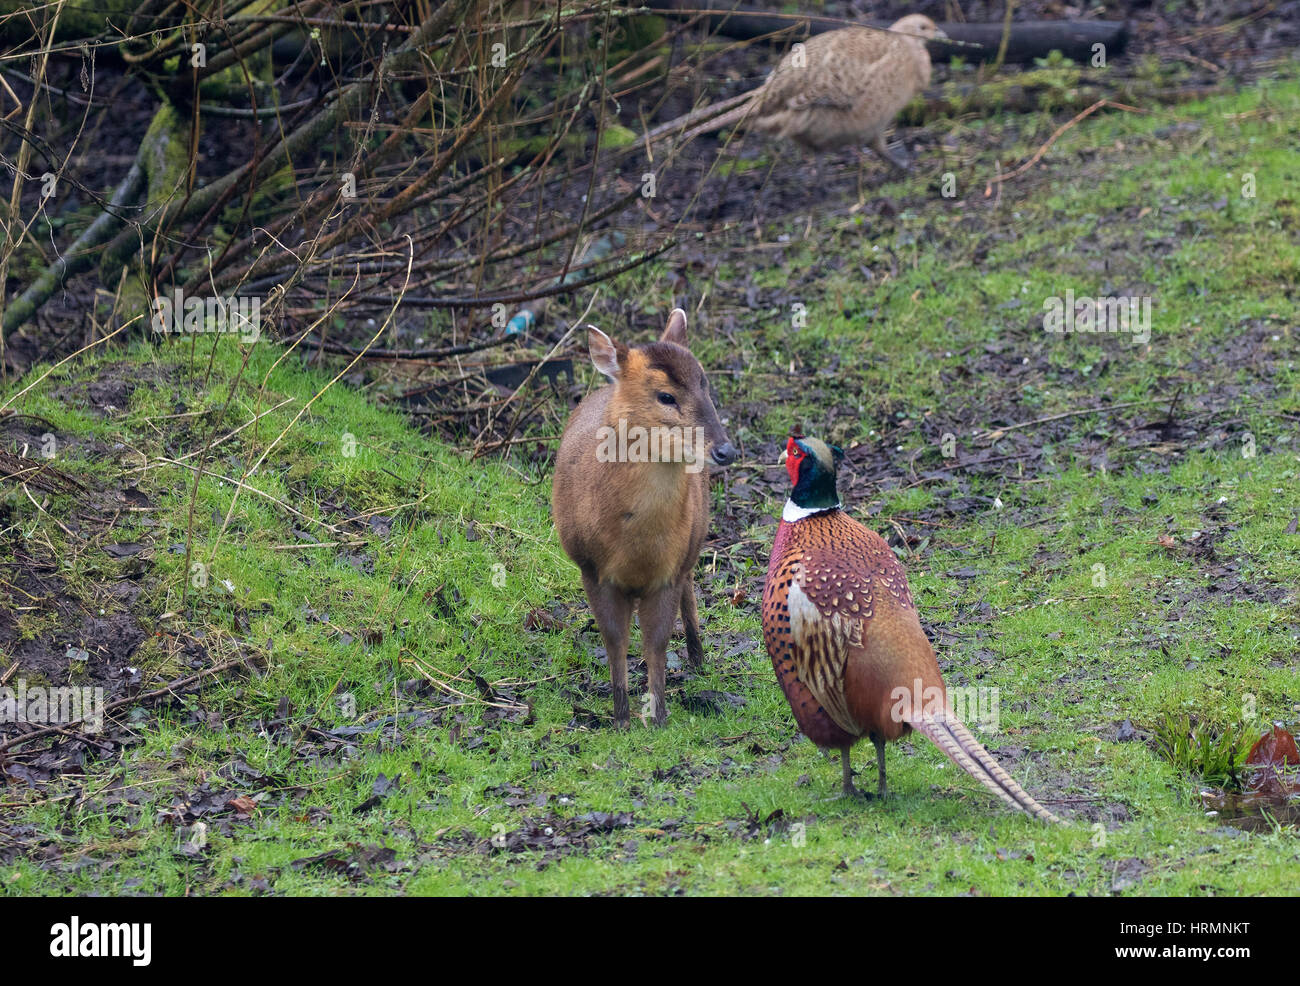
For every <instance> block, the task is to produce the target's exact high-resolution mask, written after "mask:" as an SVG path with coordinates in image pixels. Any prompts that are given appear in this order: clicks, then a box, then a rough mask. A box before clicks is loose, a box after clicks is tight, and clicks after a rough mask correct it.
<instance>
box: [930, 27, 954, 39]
mask: <svg viewBox="0 0 1300 986" xmlns="http://www.w3.org/2000/svg"><path fill="white" fill-rule="evenodd" d="M934 36H935V38H936V40H939V41H948V40H951V39H950V38H949V37H948V35H946V34H944V33H943V29H942V28H935V31H934Z"/></svg>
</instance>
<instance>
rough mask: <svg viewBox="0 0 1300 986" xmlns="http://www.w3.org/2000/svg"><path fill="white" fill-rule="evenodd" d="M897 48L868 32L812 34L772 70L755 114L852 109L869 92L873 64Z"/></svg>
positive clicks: (850, 30) (876, 33) (888, 39)
mask: <svg viewBox="0 0 1300 986" xmlns="http://www.w3.org/2000/svg"><path fill="white" fill-rule="evenodd" d="M896 44H897V41H896V39H894V38H893V37H892V36H891V35H889V34H887V33H886V32H884V31H872V30H870V29H868V28H846V29H844V30H840V31H830V32H828V33H826V34H818V35H815V36H814V37H812V38H810V39H809V40H808V41H807V42H805V43H804V44H803V45H802V46H801V47H796V48H793V49H791V51H790V52H789V53H788V54H787V55H786V56H785V58H783V59H781V62H780V64H779V65H777V67H776V68H775V69H773V70H772V74H771V75H770V76H768V78H767V81H766V82H765V83H764V85H763V96H762V104H761V106H760V107H759V111H760V112H761V113H777V112H781V111H783V110H793V111H800V110H808V109H837V110H844V111H848V110H851V109H852V108H853V107H854V106H856V105H857V104H858V103H859V102H860V101H861V100H862V97H863V96H864V95H866V93H867V92H868V91H869V90H870V89H871V87H872V85H873V84H874V80H875V78H876V75H877V65H878V64H879V63H880V61H881V60H882V59H884V58H885V57H886V56H887V55H888V54H889V53H890V52H891V51H892V50H893V49H894V46H895V45H896Z"/></svg>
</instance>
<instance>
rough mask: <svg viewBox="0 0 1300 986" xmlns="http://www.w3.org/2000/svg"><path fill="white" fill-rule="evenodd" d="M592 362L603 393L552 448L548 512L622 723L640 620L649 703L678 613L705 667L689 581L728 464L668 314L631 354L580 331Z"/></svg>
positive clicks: (690, 653) (698, 374) (714, 416)
mask: <svg viewBox="0 0 1300 986" xmlns="http://www.w3.org/2000/svg"><path fill="white" fill-rule="evenodd" d="M587 346H588V348H589V349H590V352H591V362H592V363H593V364H595V367H596V369H598V370H599V371H600V372H601V373H603V374H605V376H607V377H609V379H610V382H611V385H610V386H608V387H602V388H601V389H600V390H597V391H596V392H595V393H592V394H589V395H588V396H587V397H586V398H585V399H584V400H583V401H582V403H581V404H579V405H578V407H577V409H576V410H575V411H574V412H573V416H572V417H571V418H570V419H569V423H568V426H567V427H566V428H565V429H564V436H563V438H562V439H561V440H560V452H559V456H558V459H557V462H556V466H555V480H554V483H553V486H552V492H551V514H552V516H553V517H554V519H555V526H556V529H557V530H558V531H559V534H560V544H562V545H563V546H564V550H565V552H566V553H567V554H568V556H569V557H570V558H571V559H573V562H574V564H576V565H577V566H578V568H579V569H581V570H582V584H583V587H584V588H585V589H586V591H587V601H588V602H589V603H590V604H591V610H592V612H593V613H594V614H595V617H596V623H597V624H598V625H599V627H600V635H601V637H602V638H604V641H605V652H606V654H607V655H608V656H609V673H610V677H611V678H612V680H613V686H614V720H615V723H616V725H617V726H618V727H619V728H620V729H622V728H626V727H627V725H628V718H629V717H628V704H627V647H628V639H629V636H630V633H631V626H632V611H633V610H634V609H636V610H638V611H639V614H640V619H641V644H642V649H643V651H644V654H645V663H646V671H647V678H648V681H649V688H648V690H649V695H650V704H649V707H648V708H647V709H646V711H647V712H648V713H649V714H650V715H651V716H652V717H653V719H654V722H655V724H656V725H660V724H662V723H663V721H664V719H665V718H666V717H667V714H668V707H667V705H666V704H665V702H664V678H665V674H666V671H667V664H668V658H667V648H668V638H669V636H670V635H671V634H672V630H673V624H674V622H675V621H676V619H677V613H678V611H679V610H680V611H681V614H682V623H683V624H684V626H685V628H686V653H687V659H688V661H689V663H690V665H691V667H694V668H698V667H700V666H702V665H703V663H704V647H703V645H702V644H701V642H700V625H699V617H698V615H697V614H696V610H695V586H694V584H693V582H692V578H691V576H692V572H693V570H694V568H695V561H696V559H697V558H699V555H700V547H701V545H703V543H704V536H705V534H706V533H707V532H708V528H709V474H708V463H707V462H706V461H705V455H706V452H707V454H708V458H709V459H711V460H712V461H713V462H714V463H716V464H717V465H720V466H725V465H727V464H728V463H730V462H731V461H732V460H734V459H735V457H736V450H735V449H734V448H733V447H732V445H731V442H730V441H728V440H727V433H726V431H725V430H724V429H723V427H722V423H721V422H720V421H719V420H718V412H717V410H716V409H715V408H714V406H713V401H712V400H711V399H710V398H709V385H708V381H707V380H706V378H705V376H704V370H702V369H701V368H700V364H699V362H698V361H697V360H696V359H695V357H694V356H692V355H691V351H690V350H689V349H688V348H687V347H686V313H685V312H684V311H682V310H681V309H680V308H677V309H674V310H673V313H672V314H671V315H669V316H668V327H667V328H665V329H664V334H663V336H661V337H660V339H659V341H658V342H652V343H648V344H646V345H643V346H634V347H632V348H631V349H629V348H628V347H627V346H624V345H622V344H621V343H615V342H614V341H613V340H612V339H610V337H609V336H607V335H605V333H603V332H601V331H600V329H597V328H595V327H594V326H588V331H587Z"/></svg>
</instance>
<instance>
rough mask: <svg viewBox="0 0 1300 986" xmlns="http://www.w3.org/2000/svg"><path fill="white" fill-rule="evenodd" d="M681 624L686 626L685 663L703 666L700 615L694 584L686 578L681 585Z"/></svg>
mask: <svg viewBox="0 0 1300 986" xmlns="http://www.w3.org/2000/svg"><path fill="white" fill-rule="evenodd" d="M682 626H683V627H685V628H686V663H687V664H689V665H690V666H691V667H693V668H702V667H704V644H703V643H702V642H701V641H700V615H699V612H698V611H697V610H696V608H695V586H694V584H692V582H691V580H690V579H689V578H687V579H686V580H685V583H684V584H683V585H682Z"/></svg>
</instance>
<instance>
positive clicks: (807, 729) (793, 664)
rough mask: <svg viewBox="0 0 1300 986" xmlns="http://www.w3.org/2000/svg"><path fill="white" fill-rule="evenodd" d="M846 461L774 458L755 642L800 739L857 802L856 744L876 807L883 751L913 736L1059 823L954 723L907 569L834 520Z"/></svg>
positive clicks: (798, 444)
mask: <svg viewBox="0 0 1300 986" xmlns="http://www.w3.org/2000/svg"><path fill="white" fill-rule="evenodd" d="M843 457H844V453H843V452H841V451H840V450H839V449H837V448H833V447H831V446H827V445H826V444H825V443H824V442H821V441H818V440H817V439H815V438H791V439H790V441H789V442H788V443H787V444H786V450H785V452H784V453H783V455H782V456H781V458H782V461H784V462H785V465H786V470H787V471H788V472H789V473H790V481H791V482H792V483H793V484H794V490H793V491H792V492H791V494H790V499H789V500H787V501H786V504H785V510H784V511H783V512H782V514H781V524H780V526H779V527H778V528H777V531H776V542H775V544H773V545H772V561H771V563H770V564H769V565H768V569H767V584H766V586H765V587H764V589H763V640H764V642H765V643H766V644H767V652H768V654H769V655H770V656H771V658H772V667H773V668H775V669H776V677H777V680H778V681H780V683H781V688H782V689H783V690H784V691H785V697H786V699H787V700H788V701H789V703H790V708H791V710H793V712H794V717H795V721H796V722H797V723H798V724H799V729H800V731H801V732H803V734H804V735H805V736H807V737H808V738H809V739H811V740H812V741H813V742H814V743H816V744H817V745H818V746H820V747H822V748H823V749H825V748H837V749H839V750H840V751H841V754H842V763H843V766H844V791H845V793H846V794H856V793H858V792H857V791H856V789H855V788H854V787H853V770H852V767H851V766H850V764H849V750H850V749H851V748H852V746H853V744H855V743H856V742H858V740H860V739H862V738H863V737H864V736H865V737H869V738H870V739H871V742H872V743H873V744H875V747H876V763H877V766H878V768H879V776H880V780H879V787H878V794H879V796H880V797H881V798H884V797H885V793H886V789H885V743H886V742H888V741H889V740H896V739H898V738H900V737H902V736H905V735H906V734H907V733H909V732H910V731H912V730H916V731H917V732H918V733H921V734H922V735H924V736H926V737H927V738H928V739H930V740H931V741H933V742H934V744H935V745H936V746H938V747H939V749H940V750H942V751H943V752H944V753H945V754H946V755H947V756H948V758H949V759H951V760H952V761H953V763H955V764H956V765H957V766H958V767H960V768H962V770H964V771H966V772H967V773H968V774H970V775H971V776H972V777H974V778H975V779H976V780H978V781H979V782H980V783H981V784H983V785H984V786H985V787H986V788H988V789H989V790H990V791H992V792H993V794H995V795H997V797H999V798H1001V799H1002V800H1003V801H1005V802H1006V803H1007V804H1008V805H1010V806H1012V807H1013V808H1017V809H1019V810H1021V811H1024V812H1027V813H1028V814H1030V815H1033V816H1035V817H1036V818H1040V819H1042V820H1043V821H1047V822H1058V821H1060V819H1058V818H1057V817H1056V816H1055V815H1053V814H1052V813H1051V812H1050V811H1048V810H1047V809H1046V808H1044V807H1043V806H1042V805H1040V804H1039V803H1038V802H1037V801H1035V800H1034V799H1033V798H1032V797H1030V796H1029V795H1028V794H1027V793H1026V792H1025V791H1024V789H1023V788H1021V787H1020V785H1019V784H1017V783H1016V782H1015V781H1014V780H1012V779H1011V777H1010V775H1008V774H1007V772H1006V771H1005V770H1003V769H1002V768H1001V767H1000V766H999V765H998V763H997V761H996V760H994V759H993V757H992V755H990V753H989V752H988V750H986V749H984V747H983V746H981V745H980V744H979V743H978V742H977V741H976V739H975V737H973V736H972V735H971V734H970V731H969V730H967V728H966V727H965V726H964V725H963V724H962V722H961V720H960V719H958V718H957V717H956V715H955V714H954V713H953V711H952V708H951V706H950V705H949V703H948V694H947V691H946V689H945V688H944V684H943V678H942V676H941V675H940V673H939V662H938V661H937V660H936V659H935V656H934V650H933V649H932V648H931V647H930V642H929V641H928V640H926V638H925V632H924V631H923V630H922V629H921V621H920V620H919V619H918V618H917V615H916V606H915V605H914V604H913V603H912V594H911V592H910V591H909V590H908V587H907V575H906V573H905V572H904V571H903V566H902V565H900V564H899V563H898V560H897V559H896V558H895V557H894V553H893V552H892V551H891V550H890V548H889V545H887V544H886V543H885V541H884V539H883V538H881V537H880V535H878V534H876V532H875V531H871V530H868V529H867V528H865V527H863V526H862V525H861V524H859V523H858V522H857V521H856V520H854V519H853V518H852V517H850V516H849V515H848V514H846V513H845V512H844V511H843V510H841V509H840V501H839V495H838V493H837V492H836V489H835V473H836V470H837V469H838V468H839V464H840V461H841V460H842V459H843Z"/></svg>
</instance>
